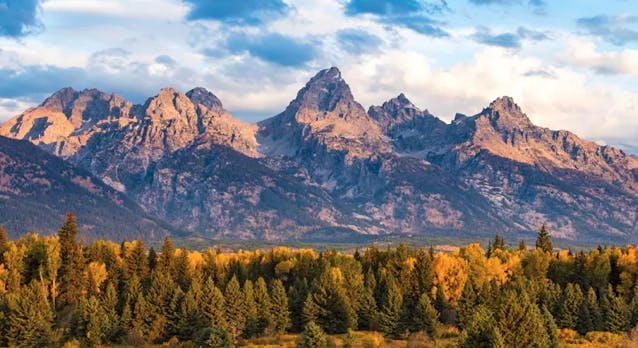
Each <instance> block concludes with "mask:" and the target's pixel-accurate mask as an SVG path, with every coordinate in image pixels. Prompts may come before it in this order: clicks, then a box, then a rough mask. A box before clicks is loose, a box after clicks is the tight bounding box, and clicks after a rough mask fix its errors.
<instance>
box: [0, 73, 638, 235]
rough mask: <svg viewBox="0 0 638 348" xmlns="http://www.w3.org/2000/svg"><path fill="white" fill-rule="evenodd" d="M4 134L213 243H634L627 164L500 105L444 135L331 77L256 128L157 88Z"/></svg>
mask: <svg viewBox="0 0 638 348" xmlns="http://www.w3.org/2000/svg"><path fill="white" fill-rule="evenodd" d="M0 135H6V136H9V137H13V138H19V139H26V140H29V141H31V142H33V143H34V144H37V145H39V146H40V147H41V148H42V149H45V150H47V151H48V152H50V153H52V154H55V155H57V156H60V157H62V158H64V159H67V160H68V161H69V162H71V163H73V164H74V165H77V166H79V167H81V168H84V169H86V170H87V171H89V172H90V173H92V174H93V175H94V176H95V177H97V178H99V179H101V180H102V181H103V182H105V183H107V184H108V185H110V186H111V187H113V188H115V189H117V190H118V191H120V192H121V193H118V194H124V195H126V197H129V198H130V200H132V201H134V202H136V203H137V204H138V205H139V206H141V207H143V209H144V210H145V212H147V213H148V214H152V215H154V216H158V217H159V218H161V219H163V220H165V221H168V222H169V223H171V225H172V226H173V227H174V228H178V229H184V230H186V231H188V233H194V234H201V235H205V236H209V237H210V236H213V237H229V238H258V239H269V240H277V239H280V240H281V239H290V238H306V237H307V238H312V239H313V240H326V238H323V237H322V236H340V237H344V238H352V239H356V238H358V237H357V236H361V235H382V234H438V235H444V236H450V235H451V236H468V235H471V236H482V237H486V236H492V235H493V234H494V233H495V232H501V233H504V234H507V235H508V236H511V238H519V237H521V236H531V235H532V234H533V233H535V231H536V230H537V229H538V228H539V226H540V225H541V224H542V223H547V224H548V225H549V227H550V229H551V230H552V231H553V234H554V236H556V237H562V238H566V239H578V240H580V241H583V242H592V243H597V242H603V243H604V242H608V241H615V242H626V241H636V240H638V222H637V219H638V216H637V214H638V212H636V209H635V208H636V206H638V159H636V158H635V157H633V156H629V155H627V154H625V153H624V152H622V151H620V150H618V149H615V148H613V147H609V146H599V145H597V144H595V143H592V142H588V141H585V140H582V139H580V138H579V137H577V136H576V135H574V134H572V133H570V132H567V131H553V130H549V129H545V128H542V127H537V126H535V125H534V124H533V123H532V122H531V121H530V120H529V118H528V117H527V116H526V115H525V114H524V113H523V111H522V110H521V109H520V108H519V107H518V106H517V105H516V104H515V103H514V101H513V100H512V99H511V98H508V97H503V98H498V99H496V100H495V101H494V102H492V103H491V104H490V105H489V106H488V107H486V108H485V109H483V110H482V111H481V112H479V113H478V114H476V115H474V116H465V115H462V114H457V116H456V117H455V119H454V121H452V122H451V123H449V124H448V123H445V122H443V121H441V120H440V119H438V118H437V117H436V116H434V115H432V114H431V113H430V112H428V111H427V110H421V109H419V108H418V107H417V106H415V105H414V104H412V103H411V102H410V101H409V100H408V98H407V97H406V96H405V95H403V94H400V95H399V96H397V97H396V98H393V99H390V100H388V101H387V102H385V103H383V104H382V105H380V106H372V107H370V108H369V109H368V111H367V112H366V111H365V109H364V108H363V107H362V106H361V104H359V103H358V102H357V101H356V100H355V98H354V96H353V95H352V92H351V90H350V87H349V86H348V84H347V83H346V82H345V81H344V80H343V78H342V76H341V73H340V71H339V70H338V69H337V68H330V69H325V70H322V71H320V72H318V73H317V74H316V75H315V76H314V77H313V78H311V79H310V80H309V82H308V83H307V84H306V85H305V86H304V87H303V88H301V89H300V90H299V92H298V93H297V95H296V97H295V99H293V100H292V101H291V102H290V104H289V105H288V106H287V107H286V108H285V110H284V111H283V112H281V113H280V114H278V115H275V116H273V117H271V118H269V119H266V120H264V121H262V122H259V123H258V124H247V123H244V122H242V121H240V120H237V119H235V118H234V117H233V116H232V115H231V114H230V113H229V112H228V111H227V110H225V109H224V107H223V105H222V102H221V101H220V100H219V99H218V98H217V97H216V96H215V95H213V94H212V93H211V92H209V91H207V90H205V89H203V88H195V89H193V90H191V91H189V92H187V93H185V94H183V93H181V92H179V91H176V90H175V89H172V88H164V89H162V90H160V92H159V93H158V95H156V96H154V97H152V98H149V99H148V100H147V101H146V102H145V103H144V104H142V105H133V104H132V103H130V102H126V101H124V100H122V99H121V98H120V97H117V96H116V95H108V94H105V93H102V92H99V91H96V90H85V91H81V92H76V91H73V90H71V89H63V90H60V91H58V92H57V93H55V94H54V95H52V96H51V97H50V98H48V99H47V100H46V101H45V102H44V103H43V104H41V105H40V106H38V107H35V108H32V109H29V110H27V111H25V112H24V113H23V114H20V115H18V116H16V117H15V118H13V119H12V120H10V121H8V122H7V123H6V124H5V125H3V126H1V127H0ZM18 196H20V195H17V196H16V197H18ZM16 199H17V198H16Z"/></svg>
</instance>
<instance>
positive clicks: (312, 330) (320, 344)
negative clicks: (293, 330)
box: [297, 321, 328, 348]
mask: <svg viewBox="0 0 638 348" xmlns="http://www.w3.org/2000/svg"><path fill="white" fill-rule="evenodd" d="M297 347H298V348H327V347H328V337H327V336H326V333H325V332H323V330H322V329H321V326H319V325H317V324H315V322H313V321H311V322H309V323H308V324H306V327H305V328H304V330H303V332H302V333H301V335H299V339H298V341H297Z"/></svg>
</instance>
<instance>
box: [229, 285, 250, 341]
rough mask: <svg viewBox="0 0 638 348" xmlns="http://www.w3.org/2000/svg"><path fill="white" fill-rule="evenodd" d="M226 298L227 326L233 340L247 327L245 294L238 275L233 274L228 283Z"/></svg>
mask: <svg viewBox="0 0 638 348" xmlns="http://www.w3.org/2000/svg"><path fill="white" fill-rule="evenodd" d="M224 298H225V299H226V306H225V307H224V313H225V317H226V327H227V329H228V332H229V333H230V335H231V337H232V338H233V341H236V340H237V338H238V337H239V336H241V334H242V333H243V332H244V329H245V328H246V307H245V304H244V296H243V294H242V293H241V289H240V287H239V281H237V277H236V276H233V277H232V278H231V280H230V282H228V284H227V285H226V291H225V292H224Z"/></svg>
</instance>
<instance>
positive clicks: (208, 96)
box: [186, 87, 224, 110]
mask: <svg viewBox="0 0 638 348" xmlns="http://www.w3.org/2000/svg"><path fill="white" fill-rule="evenodd" d="M186 96H187V97H188V98H189V99H190V100H191V101H192V102H193V104H195V105H203V106H205V107H206V108H207V109H218V110H221V109H223V107H224V106H223V105H222V102H221V100H219V98H217V96H216V95H214V94H213V93H212V92H211V91H209V90H207V89H206V88H204V87H195V88H193V89H191V90H190V91H188V92H186Z"/></svg>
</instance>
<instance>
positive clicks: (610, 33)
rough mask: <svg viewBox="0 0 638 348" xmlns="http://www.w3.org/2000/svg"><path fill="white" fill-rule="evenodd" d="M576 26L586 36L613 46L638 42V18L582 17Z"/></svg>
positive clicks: (625, 16) (623, 16)
mask: <svg viewBox="0 0 638 348" xmlns="http://www.w3.org/2000/svg"><path fill="white" fill-rule="evenodd" d="M577 23H578V25H579V26H580V27H581V28H582V29H584V30H585V31H586V32H587V33H588V34H590V35H594V36H597V37H600V38H602V39H604V40H606V41H608V42H611V43H612V44H614V45H618V46H621V45H624V44H626V43H629V42H635V41H638V30H637V29H636V28H637V25H638V17H637V16H630V15H622V16H605V15H599V16H594V17H584V18H579V19H578V20H577Z"/></svg>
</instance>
